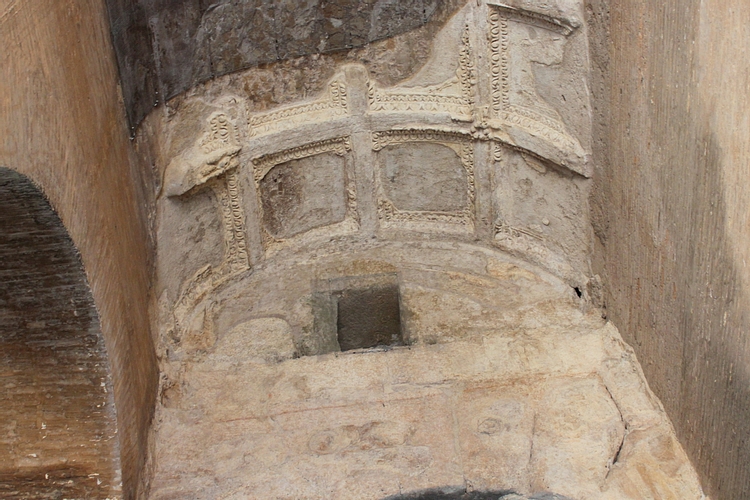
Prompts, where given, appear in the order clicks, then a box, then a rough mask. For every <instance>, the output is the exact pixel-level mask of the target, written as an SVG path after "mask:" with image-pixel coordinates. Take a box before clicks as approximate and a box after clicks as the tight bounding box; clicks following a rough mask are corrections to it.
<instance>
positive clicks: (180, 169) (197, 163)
mask: <svg viewBox="0 0 750 500" xmlns="http://www.w3.org/2000/svg"><path fill="white" fill-rule="evenodd" d="M207 125H208V127H207V130H206V131H205V133H204V134H203V136H202V137H200V138H199V139H198V140H197V141H196V143H195V144H194V145H193V147H192V148H190V149H189V150H188V151H186V152H184V153H183V154H181V155H179V156H177V157H176V158H175V159H173V160H172V161H171V162H170V164H169V166H168V167H167V170H166V173H165V186H166V194H167V196H180V195H183V194H185V193H187V192H188V191H190V190H192V189H193V188H195V187H197V186H201V185H203V184H205V183H206V182H208V181H209V180H211V179H214V178H216V177H218V176H220V175H222V174H224V173H225V172H227V171H229V170H232V169H234V168H237V166H238V165H239V163H238V158H237V157H238V155H239V153H240V151H241V150H242V146H241V145H240V141H239V134H238V132H237V127H235V125H234V123H232V121H231V119H230V118H229V116H227V114H226V113H223V112H219V113H214V114H212V115H211V116H210V117H209V118H208V120H207Z"/></svg>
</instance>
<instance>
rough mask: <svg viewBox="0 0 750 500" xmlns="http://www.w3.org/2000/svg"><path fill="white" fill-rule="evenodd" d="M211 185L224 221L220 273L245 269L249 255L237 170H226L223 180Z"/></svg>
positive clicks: (247, 267) (247, 265)
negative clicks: (222, 254) (222, 256)
mask: <svg viewBox="0 0 750 500" xmlns="http://www.w3.org/2000/svg"><path fill="white" fill-rule="evenodd" d="M211 187H212V188H213V190H214V192H215V193H216V198H217V199H218V200H219V206H220V208H221V215H222V221H223V223H224V246H225V249H224V262H223V264H222V268H221V273H220V274H234V273H236V272H242V271H245V270H247V269H249V257H248V253H247V243H246V241H245V213H244V210H243V208H242V206H243V205H242V199H241V195H240V188H239V176H238V174H237V170H236V169H235V170H231V171H229V172H227V174H226V175H225V176H224V179H223V182H215V183H213V184H212V186H211Z"/></svg>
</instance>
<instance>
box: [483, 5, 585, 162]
mask: <svg viewBox="0 0 750 500" xmlns="http://www.w3.org/2000/svg"><path fill="white" fill-rule="evenodd" d="M488 8H489V14H488V16H489V48H490V54H489V56H490V93H491V99H492V104H491V107H490V109H491V111H492V113H491V115H492V116H491V117H490V120H489V125H490V127H492V128H496V129H502V130H506V131H512V130H513V129H519V130H522V131H525V132H526V133H527V134H529V135H530V136H532V137H538V138H541V139H542V140H544V141H546V142H548V143H550V144H551V145H553V146H554V147H555V148H557V149H558V150H560V151H562V152H563V156H562V158H565V157H571V158H578V161H579V162H580V161H582V160H583V156H584V152H583V148H582V147H581V145H580V143H579V142H578V140H577V139H576V138H575V137H573V136H571V135H570V134H569V133H568V132H567V130H566V128H565V125H564V124H563V122H562V121H561V120H560V119H559V118H557V117H553V116H550V114H549V113H548V112H544V111H541V110H537V109H534V108H532V107H529V106H521V105H517V104H513V103H512V102H511V84H510V81H511V71H512V68H511V67H510V62H509V61H510V55H509V50H510V48H509V43H510V22H511V21H516V22H522V23H525V24H530V25H533V26H535V27H538V28H542V29H546V30H549V31H553V32H555V33H558V34H560V35H563V36H566V37H567V36H568V35H570V34H571V33H573V32H574V31H575V30H576V29H577V27H578V26H577V25H575V24H573V23H571V22H570V21H567V20H564V19H558V18H554V17H552V16H548V15H545V14H541V13H537V12H531V11H528V10H522V9H518V8H515V7H510V6H506V5H503V4H499V3H498V4H490V5H488ZM516 135H517V134H516ZM515 142H519V140H518V138H516V140H515ZM518 145H519V146H521V147H524V148H525V149H531V150H533V149H534V148H533V147H531V146H529V145H524V144H518ZM545 156H547V155H545ZM550 159H551V160H553V161H555V162H556V163H561V164H563V165H564V166H566V167H569V168H572V170H573V171H574V172H576V173H579V174H581V175H584V176H588V173H587V172H586V171H584V170H581V169H580V168H579V167H578V166H576V165H571V164H570V162H567V161H564V162H563V161H561V159H559V158H550Z"/></svg>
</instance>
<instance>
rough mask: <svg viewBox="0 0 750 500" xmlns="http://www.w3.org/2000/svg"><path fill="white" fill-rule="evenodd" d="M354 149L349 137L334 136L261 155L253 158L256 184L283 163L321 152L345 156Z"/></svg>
mask: <svg viewBox="0 0 750 500" xmlns="http://www.w3.org/2000/svg"><path fill="white" fill-rule="evenodd" d="M351 150H352V142H351V139H350V138H349V137H334V138H332V139H326V140H323V141H317V142H311V143H308V144H304V145H302V146H298V147H296V148H291V149H285V150H284V151H279V152H277V153H271V154H267V155H263V156H260V157H258V158H255V159H254V160H253V167H254V176H253V177H254V178H255V184H256V186H257V185H258V183H259V182H260V181H261V179H263V177H265V176H266V174H267V173H268V171H269V170H271V169H272V168H273V167H274V166H276V165H279V164H281V163H284V162H287V161H291V160H299V159H300V158H307V157H308V156H314V155H318V154H321V153H334V154H336V155H338V156H344V155H345V154H346V153H348V152H349V151H351Z"/></svg>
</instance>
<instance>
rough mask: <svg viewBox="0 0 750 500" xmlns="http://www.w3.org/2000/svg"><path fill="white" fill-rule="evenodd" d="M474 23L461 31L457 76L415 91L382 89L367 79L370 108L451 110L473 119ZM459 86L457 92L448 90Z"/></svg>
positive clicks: (424, 110)
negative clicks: (471, 37)
mask: <svg viewBox="0 0 750 500" xmlns="http://www.w3.org/2000/svg"><path fill="white" fill-rule="evenodd" d="M470 33H471V32H470V26H469V23H467V24H466V25H465V27H464V30H463V32H462V33H461V50H460V54H459V58H458V69H457V70H456V77H455V78H452V79H450V80H448V81H446V82H444V83H442V84H440V85H433V86H430V87H424V88H421V89H415V90H413V91H409V90H404V89H398V88H396V89H388V90H385V89H379V88H377V87H376V85H375V84H374V83H373V82H372V81H368V82H367V98H368V104H369V108H370V111H374V112H398V111H422V112H429V113H441V112H442V113H449V114H451V115H455V116H459V117H464V118H467V119H470V117H471V116H472V110H473V106H474V102H475V97H474V88H475V86H476V67H475V64H474V54H473V52H472V49H471V43H470ZM451 87H458V93H457V94H450V93H447V92H446V89H450V88H451Z"/></svg>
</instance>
